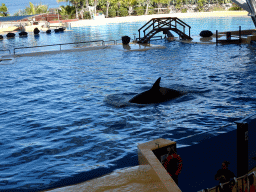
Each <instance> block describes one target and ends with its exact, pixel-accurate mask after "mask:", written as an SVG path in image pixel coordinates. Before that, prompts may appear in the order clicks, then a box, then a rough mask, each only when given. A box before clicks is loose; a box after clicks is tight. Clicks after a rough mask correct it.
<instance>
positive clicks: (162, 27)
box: [137, 17, 192, 43]
mask: <svg viewBox="0 0 256 192" xmlns="http://www.w3.org/2000/svg"><path fill="white" fill-rule="evenodd" d="M190 28H191V27H190V26H189V25H188V24H186V23H185V22H183V21H182V20H180V19H178V18H177V17H160V18H153V19H151V20H150V21H148V22H147V23H146V24H145V25H143V26H142V27H141V28H140V29H139V30H138V31H139V38H137V39H138V43H148V42H149V41H150V39H151V38H152V37H154V35H155V34H157V33H159V32H161V31H162V32H163V33H164V34H167V31H173V32H175V33H177V34H178V35H179V37H180V38H181V39H183V40H190V39H192V38H191V37H190ZM186 29H187V30H188V32H189V33H188V35H187V34H186V33H185V31H186ZM141 32H143V34H144V36H143V37H141Z"/></svg>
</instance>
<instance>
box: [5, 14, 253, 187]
mask: <svg viewBox="0 0 256 192" xmlns="http://www.w3.org/2000/svg"><path fill="white" fill-rule="evenodd" d="M184 21H185V22H187V23H188V24H189V25H191V26H192V35H197V34H199V32H200V31H201V30H204V29H210V30H216V29H219V30H223V31H224V30H236V28H238V26H239V25H241V26H242V29H250V28H253V23H252V21H251V19H250V18H249V17H248V18H247V17H241V18H213V19H212V18H211V19H209V18H201V19H200V18H198V19H184ZM144 23H145V22H144ZM142 25H143V22H136V23H122V24H113V25H104V26H94V27H82V28H73V29H71V30H72V31H70V32H68V31H67V32H64V33H62V34H59V36H57V34H52V35H51V36H46V34H41V35H40V37H39V38H38V39H35V38H34V36H32V35H29V36H28V37H27V38H15V39H11V40H9V39H4V40H3V41H1V42H0V44H2V46H3V47H5V48H9V49H11V50H12V48H13V47H21V46H24V45H26V46H27V45H29V46H32V45H35V44H36V45H45V44H54V43H66V42H78V41H83V40H84V39H85V40H97V39H102V40H111V39H119V38H120V36H123V35H129V36H131V37H132V35H133V33H136V32H137V29H138V28H139V27H141V26H142ZM43 37H47V38H43ZM153 43H154V44H158V45H161V46H165V47H166V49H152V50H148V51H138V52H135V51H133V52H129V51H126V52H125V51H122V50H119V49H115V48H108V49H101V50H94V51H85V52H71V53H59V54H55V55H52V54H50V55H47V56H34V57H19V58H15V59H14V60H13V61H12V62H10V63H3V64H1V63H0V64H1V65H0V71H1V76H0V82H1V83H0V95H1V96H0V107H1V110H0V128H1V140H0V151H1V156H0V160H1V164H0V190H1V191H4V190H9V191H10V190H15V191H19V190H20V191H38V190H42V189H48V188H53V187H59V186H63V185H68V184H74V183H78V182H82V181H86V180H89V179H92V178H95V177H98V176H101V175H104V174H106V173H110V172H111V171H113V170H117V169H120V168H125V167H129V166H134V165H137V164H138V156H137V145H138V144H139V143H143V142H147V141H150V140H153V139H157V138H165V139H170V140H174V141H177V143H178V147H182V144H183V142H182V141H183V140H184V138H186V137H188V136H191V135H195V134H200V133H203V132H208V133H209V134H210V135H212V136H215V135H218V134H221V133H223V132H228V131H231V130H233V129H234V128H235V126H229V127H226V128H225V129H223V130H222V132H219V131H218V129H216V128H219V127H221V126H223V125H226V124H230V125H231V124H232V123H233V122H234V121H236V120H239V119H242V118H244V117H246V116H248V115H251V114H253V113H254V112H255V108H256V102H255V101H256V97H255V91H256V83H255V82H256V81H255V80H256V75H255V74H256V65H255V63H256V62H255V53H256V48H255V47H254V46H251V45H225V46H216V45H199V44H183V43H180V42H171V43H170V42H168V41H165V40H160V41H155V42H153ZM16 44H17V45H16ZM158 77H161V78H162V79H161V84H160V85H161V86H162V87H168V88H172V89H176V90H179V91H182V92H184V93H185V95H184V96H182V97H180V98H177V99H174V100H170V101H168V102H164V103H159V104H150V105H138V104H130V103H129V102H128V100H129V99H130V98H132V97H133V96H134V95H136V94H137V93H140V92H143V91H145V90H148V89H150V88H151V86H152V85H153V83H154V82H155V81H156V80H157V78H158ZM190 145H193V142H191V143H190ZM191 155H193V154H191Z"/></svg>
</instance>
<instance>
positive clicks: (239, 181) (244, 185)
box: [199, 171, 256, 192]
mask: <svg viewBox="0 0 256 192" xmlns="http://www.w3.org/2000/svg"><path fill="white" fill-rule="evenodd" d="M255 178H256V172H255V171H254V172H251V173H249V174H246V175H244V176H242V177H238V178H234V179H233V180H232V181H229V182H226V183H223V184H220V185H217V186H215V187H212V188H210V189H203V190H201V191H199V192H221V191H225V189H226V188H229V189H230V191H232V192H233V191H234V192H237V191H239V192H245V191H247V192H249V191H255Z"/></svg>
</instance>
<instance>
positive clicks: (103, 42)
mask: <svg viewBox="0 0 256 192" xmlns="http://www.w3.org/2000/svg"><path fill="white" fill-rule="evenodd" d="M117 41H119V40H108V41H104V40H97V41H84V42H76V43H63V44H52V45H41V46H32V47H17V48H14V50H13V54H14V55H15V53H16V50H17V49H31V48H37V47H53V46H60V51H61V46H63V45H73V44H83V43H98V42H101V43H102V46H104V45H105V43H107V42H114V45H116V44H117ZM0 51H1V50H0ZM9 52H10V50H9Z"/></svg>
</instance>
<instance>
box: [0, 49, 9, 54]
mask: <svg viewBox="0 0 256 192" xmlns="http://www.w3.org/2000/svg"><path fill="white" fill-rule="evenodd" d="M0 51H9V54H11V51H10V49H2V50H0Z"/></svg>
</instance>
